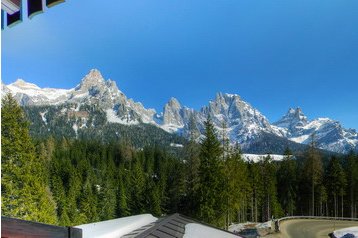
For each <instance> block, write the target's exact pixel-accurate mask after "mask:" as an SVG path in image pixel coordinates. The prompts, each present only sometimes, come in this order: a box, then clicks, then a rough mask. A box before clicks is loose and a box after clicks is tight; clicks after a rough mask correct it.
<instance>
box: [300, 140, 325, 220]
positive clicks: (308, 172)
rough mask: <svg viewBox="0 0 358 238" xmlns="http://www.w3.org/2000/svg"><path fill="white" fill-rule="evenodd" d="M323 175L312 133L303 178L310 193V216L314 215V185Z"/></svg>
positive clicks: (320, 159) (319, 156)
mask: <svg viewBox="0 0 358 238" xmlns="http://www.w3.org/2000/svg"><path fill="white" fill-rule="evenodd" d="M322 176H323V166H322V158H321V155H320V154H319V152H318V150H317V148H316V145H315V141H314V135H312V142H311V144H310V146H309V149H308V151H307V153H306V158H305V162H304V178H306V182H307V185H308V187H309V188H310V190H311V191H310V194H311V201H310V206H309V207H310V209H309V211H310V212H309V214H310V215H311V216H314V215H315V213H316V212H315V204H316V200H315V194H316V192H317V191H316V190H315V189H316V187H317V186H318V185H319V184H320V183H321V182H322Z"/></svg>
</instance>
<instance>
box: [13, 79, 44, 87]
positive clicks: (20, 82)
mask: <svg viewBox="0 0 358 238" xmlns="http://www.w3.org/2000/svg"><path fill="white" fill-rule="evenodd" d="M10 85H11V86H13V87H17V88H20V89H40V87H39V86H37V85H36V84H33V83H28V82H26V81H25V80H23V79H17V80H16V81H15V82H14V83H12V84H10ZM10 85H9V86H10Z"/></svg>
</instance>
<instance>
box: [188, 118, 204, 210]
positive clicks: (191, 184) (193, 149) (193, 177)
mask: <svg viewBox="0 0 358 238" xmlns="http://www.w3.org/2000/svg"><path fill="white" fill-rule="evenodd" d="M189 130H190V136H189V143H188V144H187V146H186V147H185V151H184V152H185V162H186V163H185V170H186V171H187V173H186V209H185V210H186V213H187V214H188V215H195V211H197V210H198V199H197V194H198V188H199V166H200V158H199V153H200V148H199V146H198V144H197V143H196V141H197V139H198V136H199V133H198V130H197V127H196V123H195V119H194V116H191V117H190V122H189Z"/></svg>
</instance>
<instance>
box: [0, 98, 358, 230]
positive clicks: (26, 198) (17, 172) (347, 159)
mask: <svg viewBox="0 0 358 238" xmlns="http://www.w3.org/2000/svg"><path fill="white" fill-rule="evenodd" d="M1 110H2V114H1V131H2V133H1V146H2V154H1V165H2V168H1V170H2V171H1V172H2V183H1V187H2V194H1V195H2V205H1V210H2V214H3V215H5V216H9V217H16V218H22V219H26V220H32V221H39V222H46V223H51V224H59V225H66V226H70V225H71V226H72V225H78V224H84V223H90V222H95V221H102V220H108V219H113V218H117V217H123V216H129V215H134V214H140V213H151V214H153V215H155V216H162V215H165V214H171V213H175V212H179V213H183V214H186V215H189V216H192V217H194V218H196V219H199V220H202V221H204V222H208V223H210V224H213V225H216V226H220V227H227V226H228V224H230V223H233V222H245V221H253V222H258V221H267V220H269V219H271V218H272V217H275V218H277V217H282V216H287V215H318V216H339V217H341V216H344V217H357V215H358V211H357V209H358V156H357V155H356V154H354V153H353V152H352V153H350V154H347V155H342V156H333V157H325V156H322V154H321V153H320V151H319V150H317V149H316V148H315V144H314V141H312V143H311V145H310V147H309V149H307V151H306V153H305V154H304V155H303V156H295V155H292V153H291V152H290V150H289V148H287V150H286V152H285V158H284V159H283V160H282V161H279V162H277V161H273V160H272V158H271V157H270V156H269V155H268V156H266V157H265V158H263V159H262V160H260V161H259V162H257V163H254V162H252V161H245V160H243V158H242V156H241V151H240V145H230V144H229V143H228V140H227V138H226V136H225V133H221V132H220V131H217V130H216V129H215V127H214V126H213V124H212V123H211V119H210V118H208V119H207V121H206V123H205V138H204V139H202V140H201V142H200V143H197V142H196V141H197V136H198V135H197V133H195V131H194V130H193V132H192V133H191V134H190V141H189V143H187V144H185V146H184V148H182V149H181V151H180V152H178V153H173V151H168V150H167V148H165V147H162V146H161V145H160V144H150V143H148V145H147V146H144V147H143V148H137V147H135V146H133V144H132V143H131V142H130V141H127V140H119V139H117V140H111V141H107V142H104V141H96V140H95V139H93V140H89V139H70V138H66V137H62V138H60V139H58V137H53V136H49V137H43V138H41V139H39V138H37V139H34V138H31V136H30V134H29V122H28V121H27V119H26V116H25V114H24V112H23V109H22V108H21V107H19V106H18V105H17V103H16V101H15V100H14V99H13V98H12V97H11V96H10V95H7V96H6V97H5V98H4V100H3V101H2V107H1ZM126 133H128V131H126ZM138 136H140V134H138Z"/></svg>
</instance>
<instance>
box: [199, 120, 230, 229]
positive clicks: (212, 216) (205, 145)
mask: <svg viewBox="0 0 358 238" xmlns="http://www.w3.org/2000/svg"><path fill="white" fill-rule="evenodd" d="M204 136H205V138H204V139H203V140H202V142H201V150H200V167H199V180H200V188H199V191H198V193H199V202H200V204H199V212H198V216H199V218H200V219H202V220H204V221H205V222H208V223H211V224H215V225H220V226H223V225H224V224H225V211H224V208H223V201H222V198H223V196H222V195H223V186H224V181H223V174H222V160H221V155H222V149H221V144H220V141H219V140H218V139H217V136H216V130H215V128H214V125H213V124H212V122H211V119H210V117H208V119H207V121H206V122H205V133H204Z"/></svg>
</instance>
